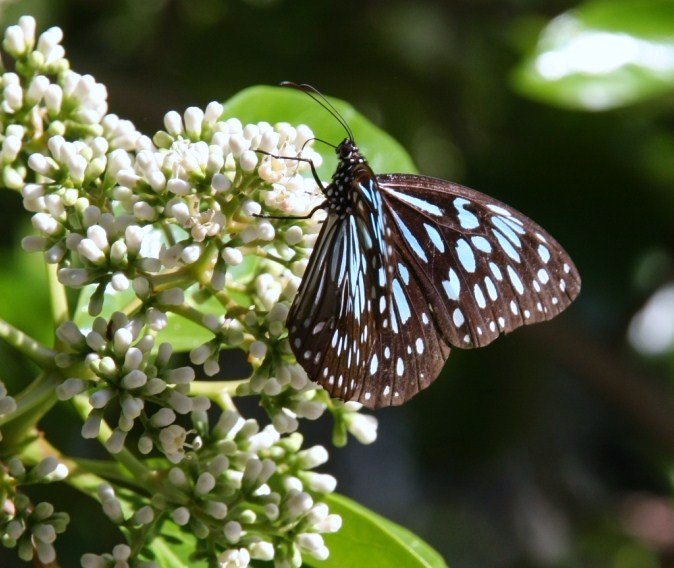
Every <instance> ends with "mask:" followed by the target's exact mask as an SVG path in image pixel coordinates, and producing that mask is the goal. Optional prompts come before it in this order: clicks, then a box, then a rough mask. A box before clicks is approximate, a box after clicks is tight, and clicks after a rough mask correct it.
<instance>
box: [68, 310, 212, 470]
mask: <svg viewBox="0 0 674 568" xmlns="http://www.w3.org/2000/svg"><path fill="white" fill-rule="evenodd" d="M143 327H144V325H143V322H142V321H141V322H139V321H138V320H137V319H136V320H134V319H132V320H129V319H128V318H127V316H126V315H124V314H123V313H121V312H115V313H113V314H112V317H111V319H110V321H107V320H105V319H103V318H96V319H95V320H94V323H93V326H92V330H91V331H90V332H88V333H87V334H86V335H85V334H83V333H82V332H81V331H80V329H79V328H78V327H77V326H76V325H75V324H74V323H73V322H66V323H64V324H62V325H61V326H60V327H59V328H58V330H57V332H56V333H57V336H58V337H59V339H60V340H61V341H62V342H63V343H64V344H66V345H68V346H69V347H70V351H68V352H62V353H60V354H59V355H58V356H57V360H56V363H57V365H59V366H62V367H65V368H67V367H69V366H71V365H73V364H75V363H77V362H81V361H84V362H85V363H86V365H87V367H88V368H89V370H90V371H91V372H92V375H93V378H91V379H89V378H80V377H71V378H68V379H66V380H65V381H64V382H63V383H61V384H60V385H59V386H58V387H57V389H56V394H57V396H58V397H59V398H60V399H61V400H68V399H69V398H72V397H73V396H75V395H77V394H80V393H82V392H85V391H86V392H87V394H89V403H90V404H91V406H92V411H91V412H90V414H89V417H88V418H87V420H86V421H85V422H84V425H83V426H82V436H83V437H84V438H95V437H96V436H98V433H99V429H100V426H101V420H102V419H103V415H104V413H106V412H108V416H109V412H110V410H109V409H111V408H115V409H119V410H116V411H117V412H118V418H117V425H116V428H115V429H114V431H113V433H112V436H111V437H110V438H108V440H107V442H106V447H107V449H108V451H110V452H112V453H117V452H119V451H121V450H122V448H123V447H124V442H125V441H126V437H127V434H128V433H129V432H130V431H131V429H132V428H133V426H134V424H136V423H139V424H141V425H142V428H143V433H142V435H141V436H140V438H139V440H138V449H139V451H140V452H141V453H143V454H148V453H150V452H151V451H152V449H153V447H157V448H158V449H159V450H160V451H161V452H162V453H163V454H164V455H165V456H166V457H167V458H168V459H169V460H170V461H172V462H178V461H180V460H181V459H182V458H183V456H184V454H185V450H184V444H185V442H186V439H187V431H186V430H185V428H183V427H182V426H179V425H177V424H175V421H176V418H177V416H178V415H187V414H189V413H190V412H195V411H205V410H207V409H208V408H209V407H210V401H209V400H208V399H207V398H205V397H191V396H188V395H189V388H190V383H191V382H192V381H193V380H194V369H192V367H173V366H171V365H169V359H170V357H171V354H172V348H171V345H170V344H169V343H162V344H161V345H159V347H158V349H157V350H156V353H155V352H153V348H154V346H155V341H154V338H153V337H152V335H148V334H146V335H142V336H141V335H140V332H141V330H142V329H143ZM113 403H114V404H113ZM150 408H153V409H154V410H152V411H150V410H149V409H150Z"/></svg>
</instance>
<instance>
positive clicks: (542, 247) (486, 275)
mask: <svg viewBox="0 0 674 568" xmlns="http://www.w3.org/2000/svg"><path fill="white" fill-rule="evenodd" d="M337 155H338V158H339V164H338V167H337V170H336V172H335V174H334V175H333V178H332V181H331V183H330V184H329V185H328V186H327V187H325V188H324V190H323V191H324V194H325V197H326V209H327V212H328V215H327V218H326V220H325V222H324V224H323V227H322V229H321V233H320V235H319V237H318V239H317V241H316V245H315V248H314V252H313V253H312V255H311V258H310V260H309V264H308V266H307V270H306V272H305V276H304V278H303V280H302V284H301V286H300V289H299V291H298V294H297V297H296V299H295V301H294V303H293V306H292V308H291V310H290V313H289V316H288V328H289V338H290V344H291V347H292V349H293V352H294V353H295V355H296V357H297V360H298V361H299V363H300V364H301V365H302V366H303V367H304V369H305V370H306V371H307V373H308V375H309V378H310V379H312V380H313V381H316V382H318V383H320V384H321V385H323V387H324V388H326V389H327V390H328V392H329V393H330V394H331V396H335V397H339V398H342V399H344V400H357V401H359V402H361V403H363V404H364V405H365V406H368V407H371V408H376V407H380V406H389V405H397V404H402V403H403V402H405V401H406V400H408V399H409V398H411V397H412V396H414V394H416V393H417V392H419V391H420V390H422V389H424V388H426V387H427V386H428V385H430V383H431V382H432V381H433V380H434V379H435V378H436V377H437V375H438V374H439V372H440V371H441V370H442V367H443V365H444V363H445V361H446V359H447V357H448V356H449V353H450V349H451V346H455V347H461V348H471V347H481V346H484V345H487V344H488V343H490V342H491V341H493V340H494V339H495V338H496V337H498V335H500V334H501V333H506V332H509V331H511V330H513V329H515V328H517V327H520V326H521V325H526V324H529V323H535V322H538V321H543V320H547V319H550V318H551V317H554V316H555V315H556V314H558V313H559V312H560V311H562V310H563V309H564V308H565V307H566V306H567V305H568V304H569V303H570V302H571V301H572V300H573V299H574V298H575V296H576V295H577V294H578V292H579V290H580V277H579V275H578V273H577V271H576V269H575V267H574V266H573V263H572V262H571V260H570V258H569V257H568V255H567V254H566V252H565V251H564V250H563V249H562V248H561V247H560V246H559V245H558V244H557V243H556V241H554V239H552V237H550V235H548V234H547V233H546V232H545V231H543V229H541V228H540V227H539V226H538V225H536V224H535V223H534V222H533V221H531V220H529V219H528V218H526V217H524V216H523V215H522V214H520V213H518V212H517V211H515V210H513V209H512V208H510V207H508V206H506V205H504V204H502V203H500V202H498V201H496V200H494V199H492V198H489V197H487V196H485V195H483V194H481V193H479V192H477V191H474V190H471V189H469V188H465V187H463V186H460V185H457V184H453V183H450V182H446V181H444V180H438V179H435V178H430V177H425V176H416V175H410V174H384V175H375V173H374V172H373V171H372V170H371V168H370V167H369V165H368V164H367V161H366V159H365V158H364V157H363V156H362V154H361V153H360V151H359V150H358V148H357V146H356V145H355V143H354V142H353V140H352V139H351V138H347V139H346V140H344V141H343V142H342V143H341V144H340V145H339V146H338V147H337Z"/></svg>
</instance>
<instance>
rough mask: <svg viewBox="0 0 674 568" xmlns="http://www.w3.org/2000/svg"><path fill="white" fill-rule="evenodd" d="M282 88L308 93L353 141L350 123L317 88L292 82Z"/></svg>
mask: <svg viewBox="0 0 674 568" xmlns="http://www.w3.org/2000/svg"><path fill="white" fill-rule="evenodd" d="M281 86H282V87H291V88H293V89H297V90H298V91H302V92H303V93H306V94H307V95H308V96H309V97H310V98H311V99H312V100H313V101H314V102H316V103H318V104H319V105H321V106H322V107H323V108H324V109H325V110H327V111H328V112H329V113H330V114H331V115H332V116H333V117H334V118H335V119H336V120H337V122H339V123H340V124H341V125H342V128H344V130H345V131H346V134H347V135H348V137H349V139H350V140H352V141H353V139H354V137H353V131H352V130H351V128H349V125H348V123H347V122H346V120H345V119H344V117H343V116H342V115H341V114H340V113H339V111H338V110H337V109H336V108H335V107H334V105H333V104H332V103H331V102H330V101H329V100H328V99H327V98H326V97H325V96H324V95H323V93H321V92H320V91H319V90H318V89H316V88H315V87H312V86H311V85H307V84H306V83H302V84H300V85H298V84H297V83H293V82H291V81H283V82H282V83H281Z"/></svg>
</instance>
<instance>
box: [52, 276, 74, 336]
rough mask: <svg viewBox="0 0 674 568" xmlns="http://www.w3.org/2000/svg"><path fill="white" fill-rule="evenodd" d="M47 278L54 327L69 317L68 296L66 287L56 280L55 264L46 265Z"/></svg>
mask: <svg viewBox="0 0 674 568" xmlns="http://www.w3.org/2000/svg"><path fill="white" fill-rule="evenodd" d="M47 278H48V280H49V296H50V298H51V312H52V317H53V319H54V327H55V328H56V327H58V326H59V325H61V324H62V323H63V322H64V321H67V320H68V319H69V318H70V309H69V307H68V297H67V296H66V289H65V287H64V286H63V284H61V283H60V282H59V280H58V276H57V266H56V265H55V264H48V265H47Z"/></svg>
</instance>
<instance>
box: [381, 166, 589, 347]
mask: <svg viewBox="0 0 674 568" xmlns="http://www.w3.org/2000/svg"><path fill="white" fill-rule="evenodd" d="M377 182H378V184H379V187H380V191H381V195H382V197H383V201H384V204H385V207H386V209H387V213H388V214H389V215H390V217H391V219H392V222H391V226H393V227H395V230H394V231H392V242H393V244H394V249H395V250H396V252H397V253H398V255H399V257H400V258H401V259H402V262H404V263H406V265H407V266H408V268H409V270H410V272H411V273H414V274H415V276H416V279H417V281H418V282H419V284H420V288H421V289H422V293H423V295H424V296H425V297H426V298H427V299H428V303H429V310H430V311H431V312H432V315H433V318H434V321H435V324H436V328H437V329H438V331H439V332H440V333H441V335H442V337H443V338H444V340H445V341H446V342H447V343H449V344H451V345H454V346H457V347H463V348H467V347H481V346H484V345H487V344H489V343H491V342H492V341H493V340H494V339H496V337H498V336H499V335H500V334H501V333H504V332H509V331H512V330H513V329H516V328H517V327H520V326H522V325H527V324H531V323H536V322H540V321H544V320H549V319H551V318H553V317H554V316H556V315H557V314H559V313H560V312H561V311H563V310H564V309H565V308H566V307H567V306H568V305H569V304H570V303H571V302H572V301H573V299H574V298H575V297H576V296H577V295H578V293H579V291H580V276H579V274H578V271H577V270H576V268H575V266H574V264H573V262H572V261H571V259H570V257H569V255H568V254H567V253H566V252H565V251H564V249H562V247H561V246H560V245H559V244H558V243H557V242H556V241H555V240H554V239H553V238H552V237H551V236H550V235H549V234H548V233H547V232H546V231H544V230H543V229H542V228H541V227H540V226H538V225H537V224H536V223H534V222H533V221H531V220H530V219H528V218H527V217H525V216H524V215H522V214H521V213H519V212H518V211H515V210H514V209H512V208H511V207H509V206H507V205H505V204H503V203H501V202H499V201H497V200H495V199H492V198H490V197H488V196H486V195H484V194H482V193H479V192H477V191H475V190H472V189H469V188H466V187H463V186H460V185H458V184H453V183H449V182H446V181H443V180H439V179H435V178H430V177H425V176H417V175H408V174H386V175H380V176H377Z"/></svg>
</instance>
